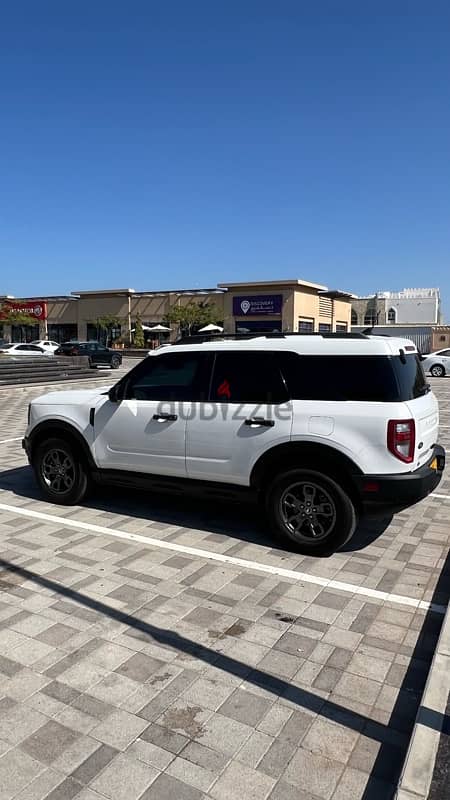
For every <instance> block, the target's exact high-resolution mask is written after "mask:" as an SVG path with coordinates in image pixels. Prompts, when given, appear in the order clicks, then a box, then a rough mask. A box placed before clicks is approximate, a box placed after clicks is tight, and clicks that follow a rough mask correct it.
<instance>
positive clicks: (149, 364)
mask: <svg viewBox="0 0 450 800" xmlns="http://www.w3.org/2000/svg"><path fill="white" fill-rule="evenodd" d="M210 363H211V356H210V354H209V353H193V352H186V353H172V354H165V355H161V356H148V358H146V359H145V360H144V361H143V362H142V363H141V364H140V365H139V367H138V368H137V369H136V370H135V371H134V372H133V373H131V375H130V376H129V377H128V379H126V380H125V382H124V393H125V397H126V398H127V399H134V400H163V401H173V402H184V401H187V402H188V401H192V402H193V401H202V400H206V398H207V393H208V385H209V375H210V369H209V364H210Z"/></svg>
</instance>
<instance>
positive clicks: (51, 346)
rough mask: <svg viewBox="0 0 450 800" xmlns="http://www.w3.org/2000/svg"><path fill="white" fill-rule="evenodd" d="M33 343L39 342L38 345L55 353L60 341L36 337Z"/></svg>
mask: <svg viewBox="0 0 450 800" xmlns="http://www.w3.org/2000/svg"><path fill="white" fill-rule="evenodd" d="M31 344H37V346H38V347H43V348H44V350H48V351H49V352H51V353H54V352H55V350H57V349H58V347H59V343H58V342H52V341H51V340H50V339H35V340H34V341H33V342H31Z"/></svg>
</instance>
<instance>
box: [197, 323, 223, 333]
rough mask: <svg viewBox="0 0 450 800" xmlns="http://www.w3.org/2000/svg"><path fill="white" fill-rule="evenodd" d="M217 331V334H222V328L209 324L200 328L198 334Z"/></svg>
mask: <svg viewBox="0 0 450 800" xmlns="http://www.w3.org/2000/svg"><path fill="white" fill-rule="evenodd" d="M214 331H217V333H223V328H221V327H220V325H214V323H213V322H210V323H209V325H205V327H204V328H200V330H199V333H213V332H214Z"/></svg>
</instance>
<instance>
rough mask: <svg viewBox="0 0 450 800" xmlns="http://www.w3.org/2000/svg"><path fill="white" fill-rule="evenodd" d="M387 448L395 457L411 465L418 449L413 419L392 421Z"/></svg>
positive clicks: (389, 424) (389, 426)
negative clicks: (416, 448)
mask: <svg viewBox="0 0 450 800" xmlns="http://www.w3.org/2000/svg"><path fill="white" fill-rule="evenodd" d="M387 446H388V450H389V452H390V453H392V455H393V456H395V457H396V458H398V459H400V461H404V462H405V464H411V462H412V461H414V451H415V447H416V424H415V422H414V420H413V419H390V420H389V422H388V433H387Z"/></svg>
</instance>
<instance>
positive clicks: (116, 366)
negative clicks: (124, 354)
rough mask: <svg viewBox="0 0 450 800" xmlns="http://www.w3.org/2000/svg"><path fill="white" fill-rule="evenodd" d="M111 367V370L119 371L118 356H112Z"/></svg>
mask: <svg viewBox="0 0 450 800" xmlns="http://www.w3.org/2000/svg"><path fill="white" fill-rule="evenodd" d="M111 367H112V368H113V369H119V367H120V358H119V356H113V357H112V359H111Z"/></svg>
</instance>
